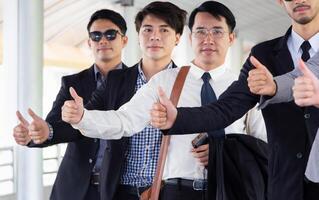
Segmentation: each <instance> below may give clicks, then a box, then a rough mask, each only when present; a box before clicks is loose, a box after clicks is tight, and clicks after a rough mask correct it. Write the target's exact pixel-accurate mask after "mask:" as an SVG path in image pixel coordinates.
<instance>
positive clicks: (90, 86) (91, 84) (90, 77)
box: [82, 65, 96, 103]
mask: <svg viewBox="0 0 319 200" xmlns="http://www.w3.org/2000/svg"><path fill="white" fill-rule="evenodd" d="M86 73H87V74H86V75H85V76H84V79H85V80H84V84H85V85H82V87H83V90H84V94H85V96H86V98H84V99H87V100H89V99H90V98H91V94H92V92H93V91H94V90H95V89H96V81H95V76H94V66H93V65H92V66H91V67H90V68H89V69H88V70H87V71H86ZM84 103H87V102H84Z"/></svg>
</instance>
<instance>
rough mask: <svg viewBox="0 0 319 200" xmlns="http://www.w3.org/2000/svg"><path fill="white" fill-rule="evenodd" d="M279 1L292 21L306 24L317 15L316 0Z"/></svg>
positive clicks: (317, 5) (317, 3)
mask: <svg viewBox="0 0 319 200" xmlns="http://www.w3.org/2000/svg"><path fill="white" fill-rule="evenodd" d="M279 3H280V4H281V5H282V6H283V7H284V8H285V10H286V12H287V13H288V15H289V16H290V18H291V19H292V20H293V23H297V24H308V23H310V22H311V21H313V19H315V18H316V19H318V17H319V15H318V13H319V1H318V0H291V1H285V0H279Z"/></svg>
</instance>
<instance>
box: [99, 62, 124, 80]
mask: <svg viewBox="0 0 319 200" xmlns="http://www.w3.org/2000/svg"><path fill="white" fill-rule="evenodd" d="M122 68H123V63H122V62H120V63H119V64H117V65H116V66H115V68H114V69H122ZM98 74H100V75H102V73H101V71H100V69H99V68H98V67H97V65H96V64H95V63H94V78H95V81H98V79H99V78H98V76H99V75H98ZM105 78H106V76H102V80H105Z"/></svg>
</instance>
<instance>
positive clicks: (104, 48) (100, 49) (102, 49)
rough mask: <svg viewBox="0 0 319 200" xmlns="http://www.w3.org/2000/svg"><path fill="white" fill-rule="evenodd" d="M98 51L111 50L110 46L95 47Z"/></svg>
mask: <svg viewBox="0 0 319 200" xmlns="http://www.w3.org/2000/svg"><path fill="white" fill-rule="evenodd" d="M97 50H98V51H108V50H112V48H109V47H101V48H98V49H97Z"/></svg>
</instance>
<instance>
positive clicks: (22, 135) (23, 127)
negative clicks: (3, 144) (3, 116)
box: [13, 111, 31, 146]
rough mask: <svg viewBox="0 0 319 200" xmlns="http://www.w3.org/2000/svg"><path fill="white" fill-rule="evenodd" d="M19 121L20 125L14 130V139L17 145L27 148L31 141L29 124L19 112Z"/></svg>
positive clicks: (17, 113)
mask: <svg viewBox="0 0 319 200" xmlns="http://www.w3.org/2000/svg"><path fill="white" fill-rule="evenodd" d="M16 115H17V117H18V120H19V121H20V123H19V124H18V125H17V126H15V127H14V129H13V137H14V140H15V141H16V143H17V144H19V145H23V146H26V145H27V144H28V143H29V142H30V141H31V137H30V136H29V130H28V127H29V122H28V121H27V120H26V119H25V118H24V117H23V116H22V115H21V113H20V112H19V111H17V112H16Z"/></svg>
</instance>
